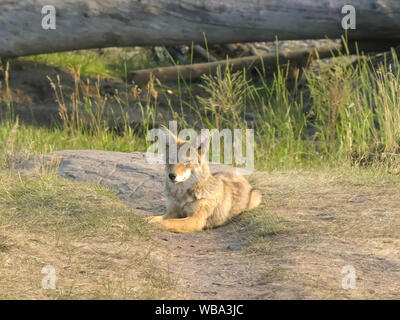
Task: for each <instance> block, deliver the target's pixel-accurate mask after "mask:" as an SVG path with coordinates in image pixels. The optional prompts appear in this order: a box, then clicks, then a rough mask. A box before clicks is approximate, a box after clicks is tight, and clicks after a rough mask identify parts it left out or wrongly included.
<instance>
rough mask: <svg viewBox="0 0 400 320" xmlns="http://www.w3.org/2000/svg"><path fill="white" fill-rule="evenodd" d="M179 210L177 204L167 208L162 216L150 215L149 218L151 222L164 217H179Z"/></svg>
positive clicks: (158, 220)
mask: <svg viewBox="0 0 400 320" xmlns="http://www.w3.org/2000/svg"><path fill="white" fill-rule="evenodd" d="M178 210H179V208H177V207H175V206H170V207H168V208H167V212H166V213H165V214H163V215H162V216H150V217H148V218H147V221H148V222H149V223H158V222H161V221H162V220H163V219H172V218H176V217H178V213H177V212H178Z"/></svg>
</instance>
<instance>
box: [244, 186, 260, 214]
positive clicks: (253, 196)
mask: <svg viewBox="0 0 400 320" xmlns="http://www.w3.org/2000/svg"><path fill="white" fill-rule="evenodd" d="M260 203H261V194H260V192H259V191H258V190H255V189H251V191H250V198H249V203H248V205H247V210H251V209H254V208H255V207H258V205H259V204H260Z"/></svg>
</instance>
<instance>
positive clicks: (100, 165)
mask: <svg viewBox="0 0 400 320" xmlns="http://www.w3.org/2000/svg"><path fill="white" fill-rule="evenodd" d="M155 159H156V163H155V164H154V163H149V162H148V161H147V159H146V154H145V153H142V152H134V153H123V152H111V151H99V150H64V151H58V152H54V153H52V154H48V155H45V156H43V157H36V158H33V159H29V160H26V161H23V162H21V163H19V164H17V165H15V166H14V169H16V170H18V171H22V172H24V173H25V174H31V173H39V172H40V171H41V170H43V169H46V170H49V169H54V170H56V171H57V173H58V174H59V175H60V176H61V177H63V178H67V179H72V180H77V181H84V182H92V183H99V184H101V185H103V186H105V187H108V188H111V189H113V190H114V191H115V192H116V195H117V196H118V197H119V198H120V199H122V200H123V201H124V202H126V203H127V204H128V205H129V206H131V207H132V208H134V209H140V210H145V211H151V212H153V213H154V212H157V213H160V212H162V211H164V209H165V202H166V199H165V195H164V188H163V181H164V176H165V174H164V165H163V164H162V161H161V158H160V157H157V156H155ZM227 168H229V167H227V166H223V165H211V170H212V171H213V172H215V171H218V170H221V169H222V170H224V169H227Z"/></svg>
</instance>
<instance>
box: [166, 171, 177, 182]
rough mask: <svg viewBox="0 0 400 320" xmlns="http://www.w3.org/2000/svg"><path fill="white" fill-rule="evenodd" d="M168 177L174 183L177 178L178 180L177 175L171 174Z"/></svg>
mask: <svg viewBox="0 0 400 320" xmlns="http://www.w3.org/2000/svg"><path fill="white" fill-rule="evenodd" d="M168 177H169V178H170V179H171V180H172V181H174V180H175V178H176V174H175V173H170V174H169V175H168Z"/></svg>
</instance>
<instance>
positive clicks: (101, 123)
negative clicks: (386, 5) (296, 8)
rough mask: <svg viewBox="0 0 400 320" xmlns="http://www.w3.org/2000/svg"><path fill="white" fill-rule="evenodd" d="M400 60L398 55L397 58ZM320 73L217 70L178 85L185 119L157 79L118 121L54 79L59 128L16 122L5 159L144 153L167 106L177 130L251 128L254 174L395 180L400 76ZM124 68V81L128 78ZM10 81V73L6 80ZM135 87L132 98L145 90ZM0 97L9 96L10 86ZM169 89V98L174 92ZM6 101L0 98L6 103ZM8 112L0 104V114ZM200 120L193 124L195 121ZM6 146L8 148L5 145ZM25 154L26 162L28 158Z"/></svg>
mask: <svg viewBox="0 0 400 320" xmlns="http://www.w3.org/2000/svg"><path fill="white" fill-rule="evenodd" d="M393 54H394V53H393ZM341 58H342V59H339V60H340V61H341V62H338V60H333V61H332V62H330V63H329V64H328V66H323V65H321V66H320V68H318V69H317V71H313V70H304V72H303V74H304V75H303V78H302V79H301V81H300V79H298V73H296V74H295V75H294V77H293V73H291V72H289V71H290V69H289V67H290V66H283V67H282V66H280V67H279V68H278V69H277V71H276V72H274V73H270V74H267V73H266V71H265V70H259V77H249V76H248V73H247V71H246V70H241V71H238V72H235V73H233V72H231V70H230V69H229V68H226V69H225V70H221V69H218V71H217V73H216V75H204V76H203V77H202V79H201V81H200V83H199V84H197V83H192V82H187V81H185V80H183V79H178V82H177V85H176V86H175V87H173V90H174V91H175V92H176V94H177V96H179V103H180V106H179V107H178V109H179V112H177V111H176V106H172V105H171V101H170V100H169V98H168V95H167V94H166V92H168V91H170V90H169V89H168V88H171V86H168V87H166V86H165V85H164V84H161V83H160V82H159V81H158V80H157V79H154V78H153V79H151V81H150V82H149V83H148V84H147V86H146V87H145V88H143V90H142V93H141V94H142V95H141V96H140V98H139V99H137V100H135V101H130V100H129V99H128V98H126V97H127V96H128V94H125V96H124V98H122V97H121V96H120V95H119V94H118V93H116V94H115V95H113V97H112V99H114V100H115V102H116V104H117V105H118V106H119V110H118V112H117V113H113V112H110V111H108V109H107V99H110V97H109V96H105V95H103V94H102V93H101V92H100V90H99V81H100V79H98V80H97V82H96V81H95V83H94V84H92V83H90V82H83V81H81V77H80V72H79V71H80V69H79V68H77V69H76V72H75V90H74V92H73V94H72V96H70V97H65V96H64V93H63V91H62V84H61V83H60V81H59V79H50V85H51V86H52V87H53V90H54V93H55V97H56V100H57V102H58V105H59V113H60V119H61V122H60V125H59V126H58V127H56V128H52V129H49V128H33V127H29V126H24V125H23V124H21V125H17V127H15V121H10V120H8V121H3V124H2V125H1V126H0V139H1V140H0V150H2V151H0V154H2V155H3V157H4V154H5V153H6V152H5V151H6V149H7V148H10V147H9V145H10V141H11V142H12V143H13V144H14V147H13V149H14V150H16V149H19V148H28V149H29V150H30V151H29V154H37V153H39V152H44V151H48V150H59V149H64V148H96V149H104V150H114V151H124V152H127V151H136V150H140V151H143V150H145V148H146V146H147V144H148V142H146V141H145V137H146V133H147V131H148V130H150V129H151V128H153V127H155V126H157V125H158V124H159V123H165V124H167V120H169V119H163V118H162V117H161V116H160V115H159V112H158V108H159V101H160V97H163V98H164V99H165V100H166V101H167V102H168V103H169V105H170V107H171V111H172V116H173V117H174V119H175V120H178V123H179V127H180V128H183V127H187V126H195V127H197V128H199V127H208V128H217V129H224V128H249V127H250V128H254V129H255V135H256V141H255V150H256V154H255V156H256V166H257V167H259V168H288V167H299V166H313V165H319V164H326V163H332V164H339V165H355V166H363V165H365V166H366V165H368V166H371V165H372V166H381V167H382V166H383V167H385V168H389V169H390V170H393V169H395V170H396V171H397V170H398V168H400V166H399V163H400V162H399V152H400V148H399V144H400V125H399V123H400V93H399V92H400V91H399V89H400V72H399V70H400V68H399V62H398V60H397V58H396V57H395V58H394V62H393V63H394V68H393V69H390V67H389V68H388V67H387V66H384V65H382V66H380V68H378V69H375V68H372V67H371V63H370V61H369V59H368V58H367V59H359V60H358V63H357V64H350V63H349V62H347V63H343V61H347V60H346V59H347V57H346V55H343V56H342V57H341ZM126 70H127V68H126V66H125V75H126ZM7 72H8V71H7ZM128 86H129V88H130V89H131V92H133V96H135V97H134V98H137V97H136V96H137V95H139V93H138V92H140V89H139V88H138V87H137V86H135V87H132V88H131V87H130V85H128V84H127V90H126V91H127V93H128ZM0 89H1V90H3V91H4V90H5V92H8V90H9V88H8V84H3V87H0ZM167 89H168V90H167ZM7 96H9V95H7V94H3V95H0V97H7ZM5 105H8V106H10V105H11V103H10V102H8V103H6V101H5V100H4V98H3V101H2V106H3V108H4V106H5ZM135 108H137V109H138V110H139V111H140V113H141V114H142V122H141V123H140V124H139V125H136V126H132V121H131V119H129V112H127V111H129V110H132V109H135ZM193 115H194V116H193ZM7 141H8V142H7ZM22 154H26V153H24V152H22Z"/></svg>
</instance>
